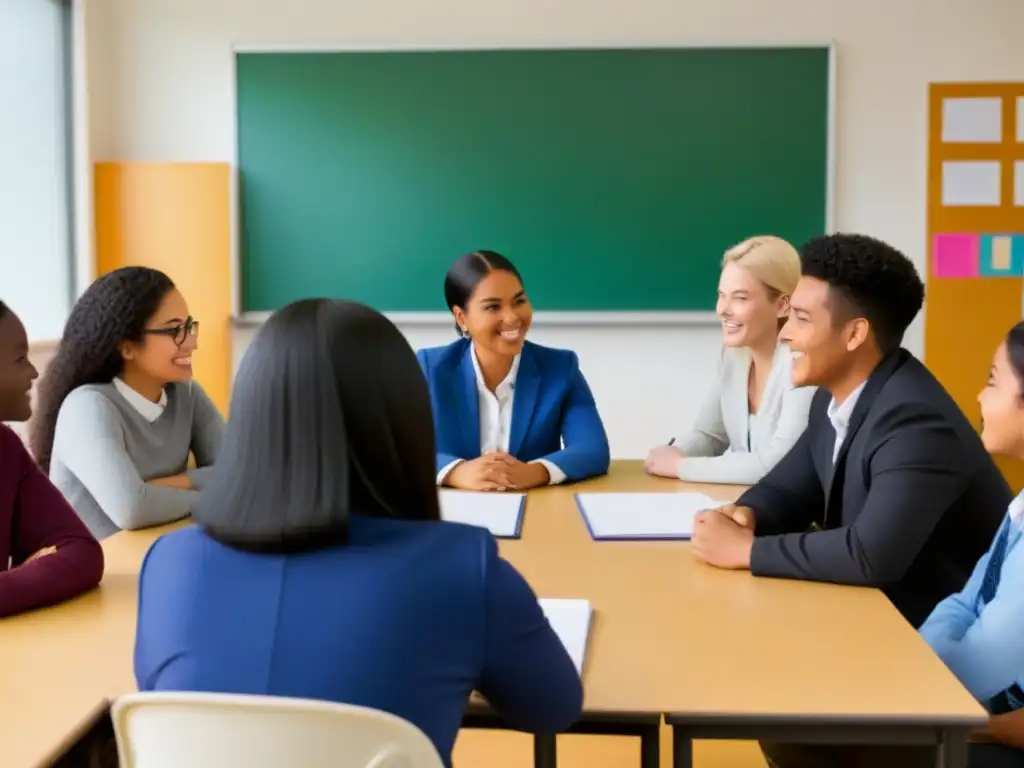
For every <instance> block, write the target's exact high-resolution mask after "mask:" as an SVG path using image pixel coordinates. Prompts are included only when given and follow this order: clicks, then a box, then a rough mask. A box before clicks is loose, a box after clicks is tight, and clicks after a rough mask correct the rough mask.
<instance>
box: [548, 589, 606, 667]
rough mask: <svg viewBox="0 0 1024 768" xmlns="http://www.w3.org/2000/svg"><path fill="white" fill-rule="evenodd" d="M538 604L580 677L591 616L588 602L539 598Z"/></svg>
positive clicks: (591, 610)
mask: <svg viewBox="0 0 1024 768" xmlns="http://www.w3.org/2000/svg"><path fill="white" fill-rule="evenodd" d="M538 602H540V607H541V610H543V611H544V615H545V616H547V617H548V623H549V624H551V628H552V629H553V630H555V634H557V635H558V637H559V639H560V640H561V641H562V645H564V646H565V650H567V651H568V652H569V656H570V657H572V661H573V664H575V665H576V671H577V672H579V673H580V676H582V675H583V661H584V660H585V658H586V655H587V640H588V638H589V637H590V617H591V616H592V615H593V609H592V608H591V607H590V601H589V600H569V599H563V598H554V597H550V598H541V599H540V600H539V601H538Z"/></svg>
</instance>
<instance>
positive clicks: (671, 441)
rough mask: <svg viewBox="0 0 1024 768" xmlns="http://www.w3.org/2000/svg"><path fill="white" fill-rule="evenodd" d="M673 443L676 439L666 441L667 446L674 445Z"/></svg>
mask: <svg viewBox="0 0 1024 768" xmlns="http://www.w3.org/2000/svg"><path fill="white" fill-rule="evenodd" d="M675 441H676V439H675V438H674V437H673V438H672V439H671V440H669V441H668V444H669V445H672V443H674V442H675Z"/></svg>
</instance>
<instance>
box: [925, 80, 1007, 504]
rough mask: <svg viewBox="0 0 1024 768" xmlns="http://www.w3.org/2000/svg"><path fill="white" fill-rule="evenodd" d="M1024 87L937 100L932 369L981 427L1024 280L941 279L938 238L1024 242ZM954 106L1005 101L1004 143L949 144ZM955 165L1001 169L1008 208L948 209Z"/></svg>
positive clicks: (935, 94) (931, 198)
mask: <svg viewBox="0 0 1024 768" xmlns="http://www.w3.org/2000/svg"><path fill="white" fill-rule="evenodd" d="M1018 97H1024V83H936V84H933V85H932V86H931V90H930V93H929V120H928V269H927V275H926V281H925V282H926V299H927V305H926V309H925V345H924V362H925V364H926V365H927V366H928V367H929V368H930V369H931V371H932V372H933V373H934V374H935V375H936V377H938V379H939V381H941V382H942V384H943V385H944V386H945V387H946V389H948V390H949V392H950V394H951V395H952V396H953V398H954V399H955V400H956V401H957V403H958V404H959V406H960V407H961V408H962V409H963V410H964V412H965V413H966V414H967V415H968V416H969V417H970V418H971V420H972V421H973V422H974V423H975V424H978V423H980V415H981V414H980V410H979V408H978V402H977V396H978V392H979V391H980V390H981V388H982V386H984V383H985V380H986V379H987V377H988V370H989V366H990V365H991V362H992V353H993V352H995V350H996V347H997V346H999V343H1000V342H1001V341H1002V339H1003V337H1004V336H1005V335H1006V332H1007V331H1008V330H1009V329H1010V327H1011V326H1012V325H1014V324H1015V323H1017V322H1019V321H1020V320H1021V314H1022V309H1021V307H1022V300H1024V275H1021V274H1015V275H1013V276H998V277H992V276H981V277H938V276H936V274H935V269H934V264H935V253H934V250H935V236H936V235H937V234H968V235H983V234H990V235H994V234H1018V235H1024V208H1021V207H1019V206H1015V205H1014V202H1013V197H1014V195H1013V166H1014V163H1015V162H1016V161H1018V160H1024V143H1021V142H1018V141H1017V140H1016V136H1017V125H1016V118H1017V104H1016V101H1017V98H1018ZM947 98H998V99H1001V100H1002V112H1001V114H1002V141H994V142H990V143H944V142H943V140H942V103H943V100H944V99H947ZM952 160H988V161H998V162H999V163H1000V165H1001V173H1002V175H1001V182H1002V183H1001V194H1000V198H1001V199H1000V204H999V205H992V206H946V205H943V201H942V164H943V162H945V161H952ZM999 466H1000V468H1001V469H1002V470H1003V473H1004V474H1005V475H1006V478H1007V480H1008V481H1009V482H1010V484H1011V485H1012V486H1013V487H1014V489H1015V490H1017V491H1020V490H1021V489H1022V488H1024V465H1022V464H1021V463H1020V462H1018V461H1010V460H1004V459H1000V460H999Z"/></svg>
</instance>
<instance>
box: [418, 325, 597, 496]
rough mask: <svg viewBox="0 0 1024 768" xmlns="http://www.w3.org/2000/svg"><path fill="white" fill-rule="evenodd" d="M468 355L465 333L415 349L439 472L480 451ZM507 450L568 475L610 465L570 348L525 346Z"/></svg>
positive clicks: (477, 407)
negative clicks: (427, 393)
mask: <svg viewBox="0 0 1024 768" xmlns="http://www.w3.org/2000/svg"><path fill="white" fill-rule="evenodd" d="M472 355H473V349H472V343H471V342H470V341H469V340H467V339H459V340H458V341H455V342H453V343H451V344H449V345H448V346H446V347H433V348H430V349H421V350H420V351H419V352H417V353H416V357H417V358H419V361H420V366H421V367H422V368H423V374H424V375H425V376H426V377H427V383H428V384H429V385H430V401H431V406H432V407H433V411H434V431H435V433H436V440H437V466H436V468H435V471H437V472H440V471H441V469H442V468H444V467H446V466H448V465H449V464H451V463H452V462H453V461H455V460H456V459H466V460H469V459H475V458H477V457H478V456H479V455H480V401H479V397H478V394H477V385H476V371H475V369H474V368H473V358H472ZM563 440H564V443H565V447H564V448H563V447H562V443H563ZM509 453H510V454H512V455H513V456H515V457H516V458H517V459H519V460H520V461H534V460H536V459H545V460H547V461H550V462H551V463H552V464H554V465H555V466H557V467H558V468H559V469H560V470H562V472H564V473H565V477H566V480H582V479H584V478H587V477H593V476H595V475H603V474H605V473H606V472H607V471H608V466H609V464H610V462H611V455H610V451H609V449H608V436H607V434H606V433H605V430H604V424H602V423H601V416H600V414H599V413H598V412H597V405H596V403H595V402H594V396H593V395H592V394H591V392H590V387H588V386H587V380H586V379H584V378H583V374H582V373H581V372H580V361H579V358H578V357H577V356H576V353H575V352H571V351H569V350H565V349H552V348H551V347H542V346H540V345H538V344H531V343H530V342H526V343H525V344H524V345H523V352H522V355H521V356H520V358H519V372H518V374H517V377H516V389H515V399H514V400H513V404H512V432H511V434H510V435H509Z"/></svg>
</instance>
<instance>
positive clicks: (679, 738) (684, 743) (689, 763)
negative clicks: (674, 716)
mask: <svg viewBox="0 0 1024 768" xmlns="http://www.w3.org/2000/svg"><path fill="white" fill-rule="evenodd" d="M672 768H693V739H692V738H690V732H689V731H688V730H686V728H685V727H683V726H681V725H673V726H672Z"/></svg>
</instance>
